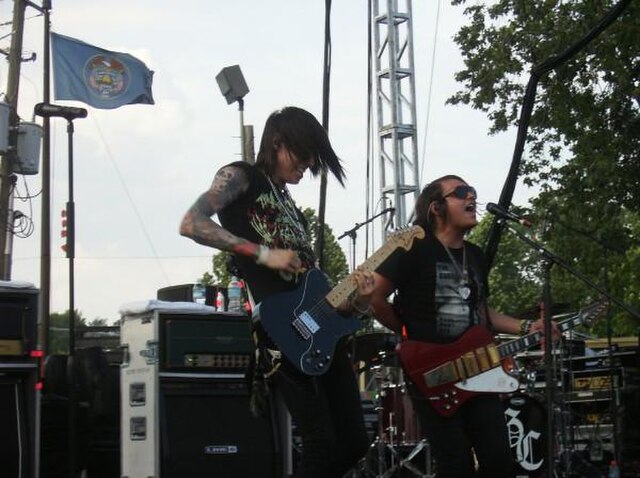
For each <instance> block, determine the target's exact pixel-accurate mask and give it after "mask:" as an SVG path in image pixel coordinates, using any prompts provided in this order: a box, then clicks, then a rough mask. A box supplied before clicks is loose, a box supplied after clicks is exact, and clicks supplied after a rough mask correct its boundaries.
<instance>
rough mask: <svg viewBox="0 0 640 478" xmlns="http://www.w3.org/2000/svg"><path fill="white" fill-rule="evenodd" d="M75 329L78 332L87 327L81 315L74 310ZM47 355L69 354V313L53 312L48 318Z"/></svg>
mask: <svg viewBox="0 0 640 478" xmlns="http://www.w3.org/2000/svg"><path fill="white" fill-rule="evenodd" d="M74 320H75V324H74V325H75V328H76V330H80V329H82V328H85V327H87V321H86V319H85V318H84V317H82V313H81V312H80V311H79V310H76V311H75V313H74ZM49 353H53V354H66V353H69V311H68V310H66V311H65V312H62V313H59V312H53V313H51V315H50V316H49Z"/></svg>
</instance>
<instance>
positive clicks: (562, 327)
mask: <svg viewBox="0 0 640 478" xmlns="http://www.w3.org/2000/svg"><path fill="white" fill-rule="evenodd" d="M583 321H584V316H583V315H582V314H581V313H579V314H576V315H575V316H573V317H571V318H569V319H566V320H562V321H560V322H556V327H557V328H558V331H559V332H560V333H563V332H566V331H568V330H571V329H572V328H574V327H575V326H577V325H580V324H581V323H582V322H583ZM543 338H544V332H542V331H540V332H533V333H531V334H527V335H523V336H522V337H520V338H518V339H514V340H510V341H509V342H505V343H504V344H500V345H498V347H497V349H498V353H499V354H500V358H505V357H509V356H512V355H513V354H515V353H517V352H520V351H521V350H525V349H528V348H530V347H533V346H534V345H538V344H539V343H540V342H541V341H542V339H543Z"/></svg>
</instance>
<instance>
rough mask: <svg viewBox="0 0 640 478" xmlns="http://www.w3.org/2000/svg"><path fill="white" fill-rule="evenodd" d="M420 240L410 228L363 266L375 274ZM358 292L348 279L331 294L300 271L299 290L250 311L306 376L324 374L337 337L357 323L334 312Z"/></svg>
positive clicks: (320, 278) (320, 277)
mask: <svg viewBox="0 0 640 478" xmlns="http://www.w3.org/2000/svg"><path fill="white" fill-rule="evenodd" d="M422 237H424V230H423V229H422V228H421V227H420V226H412V227H410V228H407V229H404V230H401V231H399V232H396V233H394V234H392V235H390V236H389V238H388V240H387V242H385V244H384V245H383V246H382V247H381V248H380V249H378V250H377V251H376V252H375V253H374V254H373V255H372V256H371V257H369V258H368V259H367V260H366V261H365V262H364V264H362V267H363V268H364V269H365V270H368V271H374V270H375V269H376V268H377V267H378V266H379V265H380V264H382V262H383V261H384V260H385V259H386V258H387V257H389V255H390V254H391V253H392V252H393V251H394V250H395V249H397V248H398V247H403V248H405V249H409V248H410V247H411V244H412V243H413V240H414V239H415V238H422ZM356 288H357V285H356V281H355V279H354V277H353V274H350V275H349V276H347V277H346V278H345V279H344V280H342V281H341V282H340V283H339V284H338V285H337V286H335V287H334V288H333V289H330V287H329V283H328V282H327V278H326V277H325V275H324V273H322V272H321V271H320V270H319V269H310V270H308V271H307V272H305V275H304V277H303V278H302V280H301V281H300V284H299V285H298V287H297V288H296V289H294V290H292V291H290V292H283V293H281V294H275V295H273V296H271V297H267V298H266V299H265V300H263V301H262V302H260V303H259V304H258V305H257V306H256V308H255V309H254V312H253V313H254V317H257V318H258V319H259V320H260V321H262V325H263V326H264V329H265V331H266V332H267V334H268V335H269V337H271V340H273V341H274V342H275V343H276V345H277V346H278V347H279V348H280V351H281V352H282V353H283V354H284V356H285V357H286V358H287V359H289V361H290V362H291V363H292V364H293V365H294V366H295V367H296V368H297V369H298V370H300V371H301V372H303V373H305V374H307V375H322V374H323V373H325V372H326V371H327V370H328V369H329V366H330V365H331V361H332V360H333V354H334V351H335V347H336V343H337V342H338V340H339V339H340V338H341V337H344V336H345V335H349V334H352V333H353V332H355V331H356V330H358V328H359V327H360V320H359V319H357V318H355V317H344V316H342V315H340V314H339V313H338V312H337V310H336V308H337V307H338V306H339V305H340V304H342V303H343V302H344V301H345V300H346V299H348V298H349V297H350V296H351V294H353V293H354V292H355V290H356Z"/></svg>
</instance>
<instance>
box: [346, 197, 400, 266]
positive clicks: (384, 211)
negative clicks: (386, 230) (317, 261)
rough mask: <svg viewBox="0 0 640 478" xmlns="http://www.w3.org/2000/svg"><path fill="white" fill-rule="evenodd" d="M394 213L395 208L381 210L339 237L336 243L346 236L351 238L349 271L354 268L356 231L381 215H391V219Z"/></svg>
mask: <svg viewBox="0 0 640 478" xmlns="http://www.w3.org/2000/svg"><path fill="white" fill-rule="evenodd" d="M395 211H396V208H395V207H388V208H386V209H383V210H382V211H380V212H379V213H378V214H376V215H375V216H371V217H370V218H369V219H367V220H365V221H364V222H360V223H358V222H356V225H355V226H353V227H352V228H351V229H349V230H347V231H344V232H343V233H342V234H341V235H340V237H338V238H337V240H338V241H339V240H340V239H342V238H343V237H346V236H349V237H350V238H351V270H353V269H355V268H356V237H358V234H357V232H356V231H357V230H358V229H360V228H361V227H362V226H364V225H366V224H369V223H370V222H371V221H373V220H374V219H376V218H377V217H380V216H382V215H383V214H387V213H391V218H393V214H394V213H395ZM390 223H391V221H390V220H389V222H387V225H388V224H390Z"/></svg>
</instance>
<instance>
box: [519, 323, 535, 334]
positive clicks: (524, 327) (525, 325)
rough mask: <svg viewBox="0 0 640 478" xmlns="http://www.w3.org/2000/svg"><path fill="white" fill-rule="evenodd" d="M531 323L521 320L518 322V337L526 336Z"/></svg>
mask: <svg viewBox="0 0 640 478" xmlns="http://www.w3.org/2000/svg"><path fill="white" fill-rule="evenodd" d="M532 323H533V321H531V320H521V321H520V335H527V334H528V333H529V331H530V330H531V324H532Z"/></svg>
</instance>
